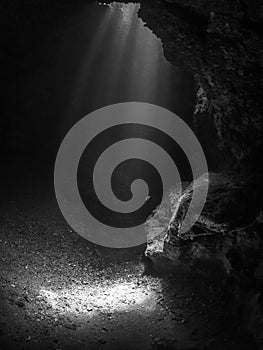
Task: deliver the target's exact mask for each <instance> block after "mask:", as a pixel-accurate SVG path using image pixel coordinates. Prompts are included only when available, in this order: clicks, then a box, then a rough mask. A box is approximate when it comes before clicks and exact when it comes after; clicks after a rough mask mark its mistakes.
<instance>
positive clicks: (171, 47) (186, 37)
mask: <svg viewBox="0 0 263 350" xmlns="http://www.w3.org/2000/svg"><path fill="white" fill-rule="evenodd" d="M259 8H260V4H259V2H254V3H253V6H251V4H250V5H249V6H248V3H246V2H240V1H234V2H231V3H230V2H227V1H223V2H219V1H209V0H204V1H200V2H197V1H186V2H183V1H180V0H173V1H159V2H157V1H156V2H152V3H151V4H150V5H149V3H148V2H143V3H142V6H141V10H140V16H141V17H142V19H143V20H144V21H145V22H146V23H147V26H149V27H150V28H151V29H152V30H153V32H154V33H155V34H156V35H157V36H159V37H160V38H161V40H162V42H163V47H164V53H165V56H166V57H167V59H168V60H169V61H170V62H171V63H173V64H175V65H178V64H183V65H185V66H186V67H187V68H188V69H189V70H191V71H192V72H193V73H194V74H195V77H196V80H197V81H198V82H199V84H200V85H201V86H202V89H203V94H205V95H206V96H207V111H208V114H209V116H210V117H211V118H213V119H214V122H215V126H216V129H217V132H218V136H219V138H220V140H221V147H223V148H224V149H225V150H229V151H230V153H231V154H232V155H233V156H234V158H235V159H237V160H242V159H243V158H246V157H248V156H250V154H251V153H252V152H254V150H255V149H256V147H259V146H260V145H261V142H262V137H261V136H262V128H263V122H262V110H263V108H262V107H263V105H262V104H263V99H262V87H263V85H262V83H263V78H262V76H263V45H262V32H261V31H262V29H260V28H261V27H260V24H258V26H257V25H255V23H254V22H256V23H260V22H258V21H260V19H259ZM252 15H253V16H252ZM251 18H253V19H255V20H254V22H253V21H252V20H251Z"/></svg>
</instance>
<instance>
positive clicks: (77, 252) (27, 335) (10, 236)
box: [0, 167, 253, 350]
mask: <svg viewBox="0 0 263 350" xmlns="http://www.w3.org/2000/svg"><path fill="white" fill-rule="evenodd" d="M9 170H10V173H9V174H5V175H6V176H5V179H3V180H2V184H4V186H3V193H2V201H1V207H0V210H1V217H0V260H1V271H0V285H1V303H0V305H1V310H0V319H1V321H0V344H1V345H0V348H1V349H3V350H4V349H46V348H51V349H99V348H102V349H253V346H252V345H251V343H250V342H249V339H246V338H244V337H240V336H239V335H238V334H237V332H236V331H235V330H234V327H233V325H231V324H230V322H229V312H228V306H227V298H226V292H225V291H224V288H223V285H221V284H220V282H218V283H215V282H212V281H208V280H206V279H205V278H201V277H200V276H195V275H193V274H192V275H191V274H185V273H183V272H176V273H175V274H174V275H169V276H159V277H158V276H142V275H141V274H142V271H143V265H142V263H141V259H140V256H141V254H142V252H143V250H144V247H138V248H134V249H128V250H124V249H123V250H115V249H106V248H102V247H98V246H97V247H95V246H94V245H92V244H91V243H89V242H87V241H86V240H85V239H83V238H82V237H80V236H79V235H78V234H76V233H75V232H72V231H71V229H70V227H68V225H67V224H66V223H65V221H64V219H63V217H62V215H61V213H60V211H59V209H58V206H57V203H56V200H55V197H54V193H53V187H52V183H51V182H50V184H49V185H46V184H45V185H44V184H43V182H41V180H39V179H37V178H36V177H35V173H34V171H32V173H31V177H30V176H27V177H26V178H27V181H25V180H23V179H25V177H24V176H23V170H22V167H21V173H20V181H18V180H16V181H14V179H13V177H12V176H11V175H12V167H9ZM36 172H37V173H41V172H39V170H36ZM43 176H44V175H43ZM44 177H45V176H44ZM16 179H17V177H16Z"/></svg>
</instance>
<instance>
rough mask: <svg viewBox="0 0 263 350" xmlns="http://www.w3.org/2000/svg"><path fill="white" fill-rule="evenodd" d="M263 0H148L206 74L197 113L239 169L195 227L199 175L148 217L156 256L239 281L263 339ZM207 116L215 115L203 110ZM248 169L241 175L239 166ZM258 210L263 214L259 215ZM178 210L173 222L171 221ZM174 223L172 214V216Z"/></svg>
mask: <svg viewBox="0 0 263 350" xmlns="http://www.w3.org/2000/svg"><path fill="white" fill-rule="evenodd" d="M262 10H263V3H262V1H248V0H244V1H239V0H235V1H231V2H229V1H224V0H222V1H213V0H201V1H195V0H192V1H190V0H186V1H183V0H166V1H152V2H149V1H141V9H140V12H139V15H140V16H141V18H142V19H143V20H144V21H145V22H146V24H147V26H148V27H150V29H152V30H153V32H154V33H155V34H156V35H157V36H158V37H160V38H161V40H162V42H163V48H164V53H165V56H166V58H167V59H168V60H169V61H170V62H171V63H173V64H174V65H184V66H186V67H187V68H188V69H189V70H190V71H192V73H193V74H194V76H195V78H196V81H197V96H196V97H197V103H196V108H195V113H194V118H196V121H197V122H198V119H200V118H199V117H200V115H204V116H205V117H206V118H207V123H208V122H210V120H213V122H214V125H215V129H216V131H217V135H218V147H219V148H220V149H221V150H223V151H224V153H225V154H228V156H229V160H230V161H228V163H227V166H228V167H229V164H231V172H232V173H231V175H230V174H229V173H228V174H227V173H224V174H222V173H221V174H217V175H215V174H213V175H212V176H210V189H209V195H208V201H207V203H206V206H205V208H204V211H203V212H202V215H201V217H200V218H199V220H198V221H197V222H196V224H195V226H194V227H193V228H192V229H191V231H190V232H188V234H187V235H181V234H180V223H181V222H182V219H183V217H184V214H185V212H186V210H187V207H188V205H189V202H190V200H191V192H192V191H193V189H195V190H197V191H202V181H204V178H201V179H198V180H197V181H195V182H194V183H193V184H190V185H189V187H188V188H186V190H185V191H184V193H183V195H182V196H181V197H180V196H178V195H176V190H173V191H171V196H170V197H172V200H171V201H170V204H169V203H168V202H166V203H165V204H164V206H163V207H162V208H159V209H158V210H157V211H156V214H155V215H154V216H153V218H151V219H150V220H149V221H148V224H147V231H148V244H147V250H146V255H147V256H148V257H149V258H151V260H152V261H153V263H154V265H155V268H156V269H157V270H160V271H163V270H164V271H166V270H171V269H172V270H174V269H175V268H177V267H179V268H182V267H184V268H186V269H196V270H198V271H199V272H200V271H201V272H202V273H208V271H211V272H212V274H213V273H214V271H215V270H214V268H216V269H217V271H221V272H222V275H226V276H229V279H231V280H232V281H233V290H234V295H235V298H234V303H233V305H234V308H233V309H234V310H233V314H234V316H235V318H236V319H237V320H239V321H240V322H239V323H240V327H241V329H242V330H245V331H247V332H248V333H250V334H252V335H253V336H254V337H255V339H256V341H257V343H258V344H259V345H260V346H262V339H263V335H262V329H263V325H262V309H263V307H262V304H263V303H262V294H260V293H261V291H262V274H263V273H262V266H263V265H262V264H263V263H262V212H261V214H259V215H258V217H257V214H258V213H259V212H260V208H262V199H261V196H262V195H261V194H262V185H261V182H262V181H261V179H262V170H261V167H260V164H259V163H260V162H259V159H260V157H261V151H262V149H263V142H262V141H263V138H262V132H263V118H262V114H263V113H262V112H263V98H262V88H263V42H262V41H263V39H262V23H263V22H262V19H263V16H262ZM202 122H203V123H204V122H205V118H202ZM237 174H238V175H237ZM256 217H257V218H256ZM169 219H170V222H169ZM167 222H168V223H167Z"/></svg>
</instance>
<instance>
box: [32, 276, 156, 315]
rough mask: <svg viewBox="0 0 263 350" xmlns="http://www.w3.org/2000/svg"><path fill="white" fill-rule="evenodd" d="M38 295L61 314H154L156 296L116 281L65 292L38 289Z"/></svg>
mask: <svg viewBox="0 0 263 350" xmlns="http://www.w3.org/2000/svg"><path fill="white" fill-rule="evenodd" d="M39 294H40V296H42V297H44V298H45V300H46V302H47V303H48V304H49V305H50V306H51V307H52V308H53V309H54V310H56V311H57V312H59V313H60V314H80V313H82V314H89V315H90V316H94V315H96V314H97V313H98V312H105V313H109V312H114V311H117V312H127V311H132V310H133V311H136V310H137V311H139V312H140V311H141V310H143V311H144V312H145V311H153V310H154V309H155V306H156V293H155V291H154V290H151V289H149V288H148V287H146V286H143V287H142V286H138V285H137V284H135V283H128V282H117V283H113V284H112V285H109V286H107V285H99V286H92V287H84V286H78V285H75V286H72V287H71V288H68V289H64V290H56V291H54V290H49V289H44V288H43V289H40V291H39Z"/></svg>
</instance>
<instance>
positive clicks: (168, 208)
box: [146, 173, 263, 345]
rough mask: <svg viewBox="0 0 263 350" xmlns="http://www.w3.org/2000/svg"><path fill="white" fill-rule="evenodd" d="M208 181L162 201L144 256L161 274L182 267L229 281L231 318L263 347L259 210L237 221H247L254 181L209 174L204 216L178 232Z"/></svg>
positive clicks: (151, 221)
mask: <svg viewBox="0 0 263 350" xmlns="http://www.w3.org/2000/svg"><path fill="white" fill-rule="evenodd" d="M207 180H208V175H207V174H205V175H204V176H202V177H200V178H199V179H198V180H196V181H194V182H193V183H192V184H189V185H188V186H187V187H186V188H185V190H184V191H183V193H182V194H181V195H177V194H176V190H172V191H171V193H170V195H169V199H170V203H169V202H165V203H164V205H163V206H162V207H160V208H159V209H158V210H157V211H156V213H155V215H154V216H153V217H152V218H150V219H149V221H148V223H147V230H148V242H147V249H146V256H147V257H148V258H150V259H151V260H152V262H153V265H154V267H155V269H156V270H157V271H158V272H161V273H164V272H170V271H175V270H177V269H182V268H183V269H186V270H190V271H196V272H197V273H200V274H203V275H205V276H209V277H210V278H213V276H216V278H218V276H220V278H222V279H224V280H228V282H229V281H231V284H232V286H233V295H234V302H233V317H234V318H235V319H236V320H238V322H239V326H240V328H241V330H242V331H246V332H248V333H250V334H252V335H253V336H254V337H255V339H256V342H257V343H258V344H259V345H262V342H263V332H262V330H263V321H262V320H263V300H262V294H261V291H262V286H263V250H262V246H263V245H262V244H263V240H262V229H263V225H262V216H263V215H262V213H263V212H262V211H261V212H259V214H258V215H257V216H256V217H255V218H253V217H252V216H251V217H250V219H249V220H246V223H245V222H243V223H242V226H239V225H238V224H241V221H242V220H241V221H240V219H238V218H240V217H243V216H244V217H245V218H246V219H248V216H247V215H246V209H247V208H248V206H249V205H252V203H251V202H250V201H249V198H245V196H246V189H247V188H250V187H251V186H252V185H253V182H252V183H250V182H249V181H248V180H247V181H245V180H244V179H243V177H241V178H239V177H238V176H237V175H235V176H234V175H232V174H229V173H225V174H209V182H210V184H209V192H208V197H207V202H206V204H205V207H204V209H203V211H202V214H201V216H200V217H199V218H198V220H197V222H196V223H195V225H194V226H193V227H192V228H191V230H189V231H188V232H187V233H182V232H181V227H182V221H183V219H184V216H185V214H186V211H187V208H188V206H189V203H190V201H191V197H192V193H193V191H195V192H197V193H200V194H201V193H202V191H203V189H204V184H205V182H206V181H207ZM242 193H243V198H242ZM251 200H252V199H251ZM249 202H250V203H249ZM197 205H198V204H197ZM253 208H254V209H255V207H253ZM169 218H170V221H169ZM167 221H169V223H168V224H167Z"/></svg>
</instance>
